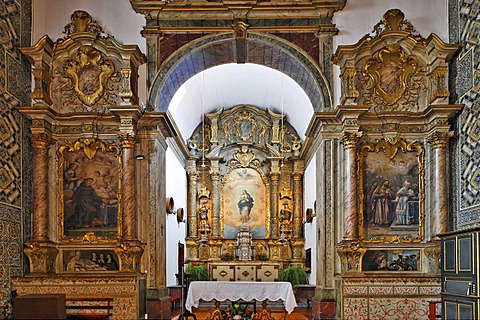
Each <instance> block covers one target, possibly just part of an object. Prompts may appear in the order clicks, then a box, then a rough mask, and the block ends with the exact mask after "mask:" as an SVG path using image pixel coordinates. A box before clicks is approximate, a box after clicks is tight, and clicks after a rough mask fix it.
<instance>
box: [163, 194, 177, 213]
mask: <svg viewBox="0 0 480 320" xmlns="http://www.w3.org/2000/svg"><path fill="white" fill-rule="evenodd" d="M165 210H166V211H167V214H168V213H171V214H175V201H173V198H172V197H168V198H167V200H166V201H165Z"/></svg>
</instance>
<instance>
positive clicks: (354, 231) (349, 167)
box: [342, 131, 361, 240]
mask: <svg viewBox="0 0 480 320" xmlns="http://www.w3.org/2000/svg"><path fill="white" fill-rule="evenodd" d="M360 136H361V133H360V132H348V131H345V132H344V133H343V137H342V142H343V147H344V163H345V182H344V186H345V188H344V203H343V208H344V217H345V223H344V235H343V240H356V239H358V213H357V161H356V152H357V143H358V140H359V138H360Z"/></svg>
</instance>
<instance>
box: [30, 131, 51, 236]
mask: <svg viewBox="0 0 480 320" xmlns="http://www.w3.org/2000/svg"><path fill="white" fill-rule="evenodd" d="M32 140H33V172H34V176H33V223H32V225H33V239H34V240H38V241H47V240H48V236H47V233H48V227H47V226H48V199H47V190H48V174H47V172H48V169H47V164H48V145H49V143H50V139H49V137H48V136H47V135H46V134H45V133H40V134H32Z"/></svg>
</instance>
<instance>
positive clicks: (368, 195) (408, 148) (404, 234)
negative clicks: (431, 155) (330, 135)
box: [359, 140, 424, 242]
mask: <svg viewBox="0 0 480 320" xmlns="http://www.w3.org/2000/svg"><path fill="white" fill-rule="evenodd" d="M423 153H424V150H423V147H422V146H421V145H420V144H419V143H418V142H416V141H414V142H410V143H407V142H406V141H404V140H380V141H379V142H378V143H376V144H372V143H364V144H363V145H361V146H360V148H359V171H360V174H359V187H360V197H359V198H360V203H359V208H360V211H361V214H360V222H361V223H360V230H361V232H362V236H363V237H364V239H365V240H366V241H369V240H372V241H378V240H382V241H400V242H418V241H420V240H421V239H422V238H423V206H424V192H423V180H424V167H423Z"/></svg>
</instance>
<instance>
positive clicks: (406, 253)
mask: <svg viewBox="0 0 480 320" xmlns="http://www.w3.org/2000/svg"><path fill="white" fill-rule="evenodd" d="M421 257H422V255H421V250H420V249H383V250H381V249H375V250H367V251H366V252H365V254H363V256H362V261H361V271H363V272H421V271H422V261H421Z"/></svg>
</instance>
